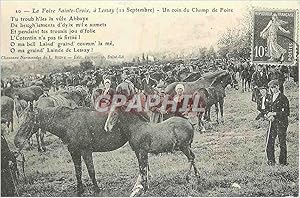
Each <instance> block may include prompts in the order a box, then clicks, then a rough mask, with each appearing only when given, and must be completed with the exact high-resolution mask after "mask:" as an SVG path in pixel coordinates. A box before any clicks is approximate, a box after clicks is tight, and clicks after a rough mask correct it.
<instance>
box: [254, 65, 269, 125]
mask: <svg viewBox="0 0 300 198" xmlns="http://www.w3.org/2000/svg"><path fill="white" fill-rule="evenodd" d="M268 82H269V81H268V77H267V74H266V72H265V70H264V69H263V65H260V64H259V65H258V66H257V70H256V71H255V72H254V73H253V75H252V79H251V84H252V101H253V102H256V105H257V108H258V106H259V98H261V94H260V88H264V87H267V86H268ZM257 117H260V114H259V115H257ZM257 117H256V118H257ZM258 119H259V118H258Z"/></svg>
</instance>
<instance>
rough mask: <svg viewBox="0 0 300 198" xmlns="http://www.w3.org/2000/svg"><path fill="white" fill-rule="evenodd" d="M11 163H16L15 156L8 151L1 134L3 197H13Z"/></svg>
mask: <svg viewBox="0 0 300 198" xmlns="http://www.w3.org/2000/svg"><path fill="white" fill-rule="evenodd" d="M1 122H2V120H1ZM2 130H3V128H2V127H1V131H2ZM12 164H15V165H16V158H15V156H14V154H13V153H12V152H11V151H10V149H9V147H8V144H7V142H6V139H5V137H4V136H3V135H2V134H1V196H3V197H13V196H14V195H15V186H14V183H13V178H12V176H13V172H12V169H11V167H12Z"/></svg>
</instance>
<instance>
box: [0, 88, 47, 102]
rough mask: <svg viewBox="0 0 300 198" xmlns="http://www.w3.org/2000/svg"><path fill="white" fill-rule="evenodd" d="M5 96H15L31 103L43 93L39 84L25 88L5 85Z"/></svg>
mask: <svg viewBox="0 0 300 198" xmlns="http://www.w3.org/2000/svg"><path fill="white" fill-rule="evenodd" d="M3 93H4V95H5V96H8V97H11V98H13V99H14V98H15V97H17V98H18V99H19V100H25V101H27V102H30V103H33V101H37V100H38V99H39V97H40V96H41V95H42V94H43V93H44V91H43V89H42V88H41V87H39V86H30V87H25V88H14V87H7V88H5V89H4V90H3Z"/></svg>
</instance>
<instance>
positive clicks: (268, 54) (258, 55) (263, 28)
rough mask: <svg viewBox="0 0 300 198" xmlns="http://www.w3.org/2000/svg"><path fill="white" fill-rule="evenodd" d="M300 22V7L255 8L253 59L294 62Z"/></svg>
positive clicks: (291, 63)
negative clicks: (289, 8) (299, 9)
mask: <svg viewBox="0 0 300 198" xmlns="http://www.w3.org/2000/svg"><path fill="white" fill-rule="evenodd" d="M298 23H299V18H298V11H297V10H267V9H266V10H254V11H253V26H252V47H251V60H252V62H253V63H256V64H268V65H269V64H272V65H289V66H292V65H295V64H296V63H297V59H298V56H297V53H298V52H299V44H298V40H297V38H298Z"/></svg>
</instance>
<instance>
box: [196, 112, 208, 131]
mask: <svg viewBox="0 0 300 198" xmlns="http://www.w3.org/2000/svg"><path fill="white" fill-rule="evenodd" d="M202 119H203V115H202V114H200V113H199V114H198V126H199V128H201V132H205V131H206V129H205V127H204V123H203V120H202Z"/></svg>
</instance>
